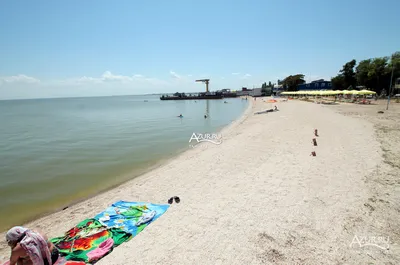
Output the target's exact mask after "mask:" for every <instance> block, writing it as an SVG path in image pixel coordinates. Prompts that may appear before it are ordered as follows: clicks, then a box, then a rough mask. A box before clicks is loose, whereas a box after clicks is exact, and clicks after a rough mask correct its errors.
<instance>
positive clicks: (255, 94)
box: [249, 87, 262, 97]
mask: <svg viewBox="0 0 400 265" xmlns="http://www.w3.org/2000/svg"><path fill="white" fill-rule="evenodd" d="M249 95H250V96H252V97H261V95H262V88H261V87H260V88H253V89H252V90H251V91H250V93H249Z"/></svg>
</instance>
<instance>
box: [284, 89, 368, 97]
mask: <svg viewBox="0 0 400 265" xmlns="http://www.w3.org/2000/svg"><path fill="white" fill-rule="evenodd" d="M281 94H282V95H315V96H334V95H373V94H376V92H374V91H371V90H366V89H363V90H319V91H315V90H314V91H291V92H289V91H286V92H282V93H281Z"/></svg>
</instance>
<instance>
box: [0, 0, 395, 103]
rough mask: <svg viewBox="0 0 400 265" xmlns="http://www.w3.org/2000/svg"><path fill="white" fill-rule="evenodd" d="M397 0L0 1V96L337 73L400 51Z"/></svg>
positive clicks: (148, 89) (131, 91) (230, 84)
mask: <svg viewBox="0 0 400 265" xmlns="http://www.w3.org/2000/svg"><path fill="white" fill-rule="evenodd" d="M399 10H400V1H398V0H380V1H366V0H336V1H326V0H325V1H321V0H302V1H300V0H247V1H244V0H243V1H242V0H213V1H211V0H201V1H200V0H198V1H194V0H170V1H165V0H153V1H138V0H118V1H110V0H109V1H105V0H85V1H82V0H68V1H54V0H52V1H51V0H46V1H45V0H37V1H21V0H3V1H0V25H1V27H0V99H19V98H52V97H80V96H108V95H135V94H150V93H167V92H177V91H180V92H193V91H203V90H204V89H205V86H204V84H201V83H196V82H194V81H195V80H196V79H201V78H210V79H211V80H210V89H211V90H218V89H222V88H230V89H235V90H236V89H241V87H243V86H245V87H248V88H252V87H260V86H261V84H262V83H263V82H268V81H271V82H273V83H276V82H277V80H278V79H283V78H285V77H286V76H288V75H290V74H298V73H302V74H304V75H305V78H306V80H307V81H312V80H316V79H320V78H323V79H327V80H329V79H330V78H331V77H332V76H335V75H336V74H337V73H338V71H339V70H340V69H341V67H342V65H343V64H345V63H346V62H347V61H350V60H352V59H356V60H357V61H359V60H363V59H368V58H371V57H380V56H390V55H391V54H392V53H394V52H395V51H400V34H399V26H400V22H399V20H398V18H399Z"/></svg>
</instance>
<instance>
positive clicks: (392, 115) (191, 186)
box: [0, 98, 400, 265]
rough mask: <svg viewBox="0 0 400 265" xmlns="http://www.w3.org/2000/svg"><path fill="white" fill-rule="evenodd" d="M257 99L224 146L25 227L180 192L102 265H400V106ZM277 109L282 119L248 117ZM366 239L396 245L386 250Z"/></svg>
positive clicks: (203, 148) (56, 224)
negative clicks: (386, 107)
mask: <svg viewBox="0 0 400 265" xmlns="http://www.w3.org/2000/svg"><path fill="white" fill-rule="evenodd" d="M251 101H252V105H251V106H250V107H249V109H248V110H247V112H246V113H245V114H244V116H243V117H242V118H240V119H239V120H237V121H235V122H234V123H233V124H232V125H230V126H228V127H227V128H225V129H224V130H223V131H222V132H221V134H222V137H223V142H222V144H220V145H213V144H207V143H204V144H201V145H200V146H198V147H195V148H193V149H191V150H189V151H187V152H185V153H183V154H181V155H179V156H178V157H176V158H175V159H173V160H171V161H169V162H168V163H166V164H164V165H162V166H161V167H159V168H157V169H154V170H152V171H150V172H148V173H146V174H144V175H142V176H141V177H138V178H136V179H134V180H132V181H129V182H127V183H125V184H123V185H121V186H119V187H117V188H115V189H112V190H110V191H108V192H105V193H103V194H100V195H98V196H96V197H94V198H91V199H89V200H87V201H84V202H81V203H78V204H76V205H73V206H71V207H69V208H68V209H66V210H64V211H61V212H58V213H55V214H52V215H49V216H46V217H44V218H41V219H39V220H36V221H34V222H31V223H29V224H27V226H28V227H30V228H39V229H41V230H44V231H46V232H47V233H48V235H49V236H50V237H52V236H59V235H61V234H62V233H63V232H65V231H66V230H68V229H69V228H71V227H72V226H74V225H75V224H77V223H78V222H80V221H82V220H83V219H85V218H89V217H93V216H94V215H95V214H97V213H99V212H101V211H103V210H104V209H105V208H106V207H108V206H109V205H110V204H111V203H113V202H115V201H117V200H128V201H141V202H152V203H167V200H168V198H170V197H171V196H175V195H177V196H179V197H180V198H181V203H180V204H173V205H172V206H171V207H170V209H169V210H168V211H167V212H166V213H165V214H164V215H163V216H162V217H161V218H160V219H158V220H157V221H155V222H154V223H152V224H151V225H150V226H149V227H147V228H146V229H145V230H144V231H143V232H142V233H140V234H139V235H138V236H137V237H135V238H133V239H132V240H131V241H129V242H127V243H124V244H122V245H121V246H119V247H117V248H115V249H114V250H113V252H112V253H111V254H110V255H108V256H106V257H105V258H103V259H102V260H100V261H99V262H98V263H97V264H99V265H106V264H107V265H117V264H118V265H119V264H121V265H122V264H124V265H126V264H368V263H373V264H399V260H400V251H399V245H398V244H399V243H400V234H399V233H400V222H399V219H400V218H399V217H400V210H399V205H400V204H399V202H400V200H399V194H400V193H399V184H400V183H399V178H398V176H399V164H398V163H400V159H398V158H399V157H398V155H399V154H398V152H397V153H396V150H400V149H399V147H400V146H399V144H400V141H399V139H400V138H399V128H398V126H399V116H400V115H399V113H400V109H399V105H400V104H397V106H394V107H392V110H391V111H390V112H385V113H384V114H377V113H376V111H377V109H379V110H381V109H382V108H383V105H377V106H357V105H347V104H342V105H338V106H325V105H319V104H314V103H308V102H301V101H295V100H293V101H292V100H290V101H289V102H280V103H277V104H271V103H265V102H263V100H262V98H258V99H257V100H256V101H253V100H251ZM273 105H277V106H278V108H279V109H280V111H278V112H273V113H268V114H260V115H253V113H254V112H256V111H261V110H264V109H269V108H272V107H273ZM392 105H395V104H394V103H393V104H392ZM396 123H397V124H396ZM395 126H397V127H395ZM314 129H318V132H319V135H320V136H319V137H317V143H318V146H316V147H314V146H313V145H312V138H314V135H313V132H314ZM396 130H397V131H396ZM188 144H189V143H188ZM311 151H315V152H316V156H315V157H313V156H310V153H311ZM396 156H397V160H396ZM396 192H397V194H396ZM355 236H357V238H358V239H359V240H360V241H361V242H360V243H361V247H360V244H358V243H357V242H355V241H354V237H355ZM0 237H1V238H4V233H2V234H0ZM363 237H367V238H369V239H370V238H371V237H385V238H386V239H387V237H389V238H390V243H389V245H388V246H389V249H385V250H383V249H381V248H379V247H377V246H363V243H364V242H362V239H363ZM352 242H353V244H352ZM378 243H379V242H378ZM378 245H379V246H384V247H386V244H385V243H384V242H382V243H379V244H378ZM0 247H1V249H0V256H3V257H4V256H5V255H8V251H9V250H8V247H7V246H6V245H5V243H4V241H2V244H1V246H0Z"/></svg>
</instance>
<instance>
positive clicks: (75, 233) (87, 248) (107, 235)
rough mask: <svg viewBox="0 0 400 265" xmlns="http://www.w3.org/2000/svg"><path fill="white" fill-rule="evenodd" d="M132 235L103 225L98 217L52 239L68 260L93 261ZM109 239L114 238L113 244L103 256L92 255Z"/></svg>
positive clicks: (106, 252)
mask: <svg viewBox="0 0 400 265" xmlns="http://www.w3.org/2000/svg"><path fill="white" fill-rule="evenodd" d="M131 236H132V235H131V234H130V233H127V232H125V231H123V230H122V229H119V228H108V227H106V226H103V225H102V224H101V223H100V222H99V221H97V220H96V219H86V220H84V221H82V222H80V223H79V224H77V225H76V226H75V227H73V228H71V229H70V230H68V231H67V232H66V233H65V235H64V236H62V237H57V238H53V239H51V240H50V241H51V242H52V243H53V244H54V245H55V246H56V247H57V249H58V250H59V252H60V254H61V255H63V256H64V257H65V259H66V260H73V261H84V262H90V263H93V262H95V261H97V260H98V259H100V258H102V257H104V256H105V255H107V254H108V253H109V252H111V251H112V249H113V247H116V246H118V245H120V244H122V243H123V242H125V241H128V240H129V239H130V238H131ZM109 239H112V240H113V245H112V246H111V247H109V248H108V249H107V251H105V252H104V253H103V255H102V256H99V255H95V256H93V255H92V256H91V254H90V253H92V252H97V251H99V250H98V248H99V246H101V245H104V242H106V241H107V240H109Z"/></svg>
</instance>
